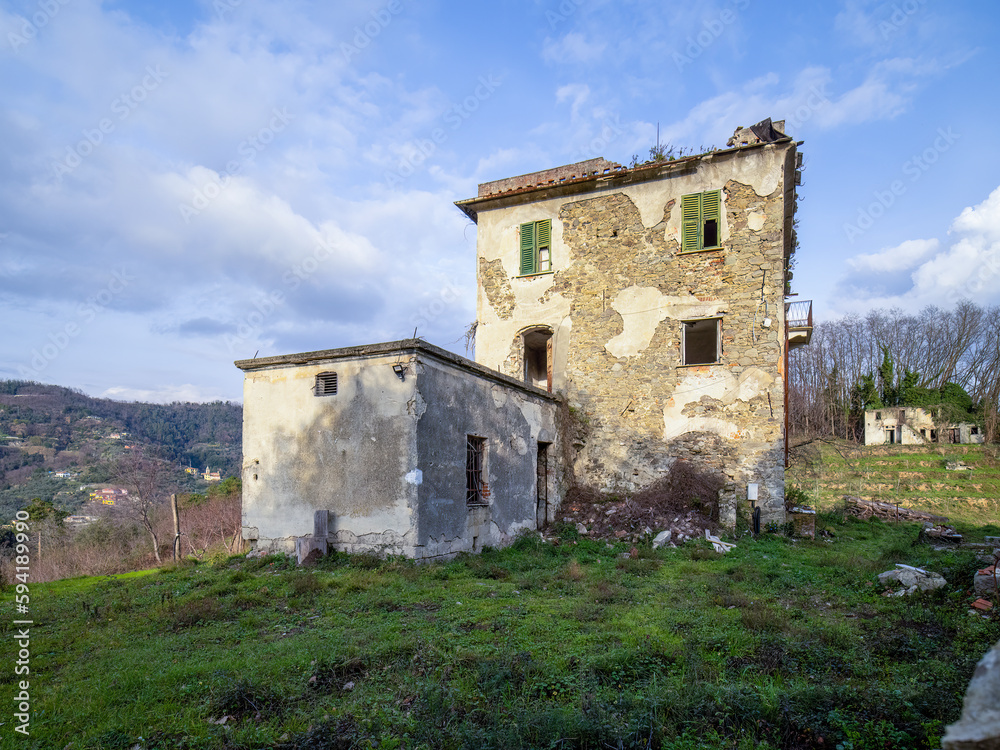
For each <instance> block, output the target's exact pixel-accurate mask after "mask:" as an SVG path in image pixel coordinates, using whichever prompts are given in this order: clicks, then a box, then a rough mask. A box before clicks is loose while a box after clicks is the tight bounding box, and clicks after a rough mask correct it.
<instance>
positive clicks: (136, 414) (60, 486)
mask: <svg viewBox="0 0 1000 750" xmlns="http://www.w3.org/2000/svg"><path fill="white" fill-rule="evenodd" d="M242 439H243V407H242V406H240V405H239V404H234V403H230V402H221V401H216V402H214V403H210V404H192V403H173V404H149V403H142V402H125V401H112V400H110V399H104V398H93V397H91V396H88V395H86V394H84V393H81V392H80V391H76V390H73V389H70V388H63V387H61V386H55V385H43V384H41V383H34V382H30V381H24V380H0V518H2V519H6V518H7V517H9V516H10V515H11V513H12V512H13V511H14V510H15V509H16V508H18V507H20V506H21V505H23V504H24V502H26V501H27V500H30V499H31V498H32V497H41V498H42V499H43V500H53V499H56V498H57V497H58V498H59V504H61V505H63V506H64V507H67V508H72V507H74V506H76V505H79V503H80V502H82V500H83V499H85V498H86V495H87V493H86V492H84V491H82V490H81V489H80V487H81V485H82V484H86V483H99V482H106V481H107V480H108V479H109V477H108V475H107V472H106V470H105V468H104V466H103V463H104V462H105V461H107V460H108V459H110V458H113V457H114V456H115V455H116V454H118V453H120V452H121V451H123V450H127V448H126V446H142V447H144V448H148V449H152V450H153V451H154V452H155V453H156V454H157V455H160V456H162V457H163V458H165V459H168V460H170V461H173V462H176V463H177V464H178V466H193V467H195V468H198V469H201V470H204V469H205V468H206V467H211V468H212V470H213V471H220V472H221V475H222V476H223V477H226V476H238V475H239V471H240V465H241V462H242V455H241V447H242ZM56 472H69V473H70V475H71V478H72V481H70V479H69V478H67V477H57V476H55V473H56ZM184 477H185V481H186V483H187V485H190V486H189V487H185V489H189V490H191V491H198V490H199V487H198V486H197V482H200V481H201V480H199V479H196V478H195V477H192V476H190V475H184Z"/></svg>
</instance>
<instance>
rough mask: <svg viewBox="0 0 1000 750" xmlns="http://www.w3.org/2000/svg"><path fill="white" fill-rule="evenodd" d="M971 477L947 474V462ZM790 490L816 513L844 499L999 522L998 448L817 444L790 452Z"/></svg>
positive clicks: (830, 441) (828, 441)
mask: <svg viewBox="0 0 1000 750" xmlns="http://www.w3.org/2000/svg"><path fill="white" fill-rule="evenodd" d="M956 461H957V462H963V463H964V464H966V465H967V466H969V467H970V468H971V470H969V471H949V470H948V469H947V468H946V466H947V464H948V462H956ZM786 481H787V482H788V484H789V486H797V487H799V488H800V489H802V490H803V491H804V492H806V494H807V495H808V496H809V497H810V499H811V501H812V502H813V503H814V504H815V505H816V506H817V507H818V508H819V509H825V510H830V509H835V508H838V507H840V506H841V505H842V501H843V496H844V495H853V496H856V497H860V498H862V499H865V500H878V501H881V502H889V503H899V505H900V507H904V508H914V509H918V510H926V511H929V512H931V513H934V514H936V515H943V516H947V517H948V518H949V519H951V520H953V521H960V522H966V523H972V524H982V523H994V524H995V523H998V522H1000V460H998V459H997V454H996V447H995V446H988V447H984V446H981V445H940V446H934V447H925V446H900V445H892V446H888V445H886V446H871V447H866V446H859V445H856V444H854V443H849V442H847V441H846V440H835V439H816V440H811V441H808V442H803V443H800V444H798V445H795V446H793V448H792V451H791V467H790V468H789V470H788V472H787V474H786Z"/></svg>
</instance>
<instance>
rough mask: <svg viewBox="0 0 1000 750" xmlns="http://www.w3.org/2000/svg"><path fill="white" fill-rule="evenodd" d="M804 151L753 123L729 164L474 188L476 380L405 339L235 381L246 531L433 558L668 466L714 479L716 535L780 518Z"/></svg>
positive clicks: (471, 368)
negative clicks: (240, 404)
mask: <svg viewBox="0 0 1000 750" xmlns="http://www.w3.org/2000/svg"><path fill="white" fill-rule="evenodd" d="M798 145H799V144H797V143H796V142H795V141H793V140H792V138H791V137H789V136H786V135H785V134H784V133H783V123H780V122H779V123H775V124H774V125H772V124H771V122H770V121H769V120H766V121H764V122H763V123H760V124H759V125H756V126H753V128H746V129H738V130H737V132H736V134H735V135H734V136H733V138H732V139H731V140H730V143H729V146H730V147H729V148H727V149H725V150H718V151H712V152H709V153H705V154H700V155H696V156H688V157H684V158H679V159H675V160H671V161H662V162H654V163H649V164H644V165H639V166H636V167H632V168H626V167H622V166H620V165H618V164H614V163H611V162H607V161H605V160H604V159H592V160H590V161H586V162H581V163H579V164H572V165H568V166H565V167H559V168H556V169H550V170H546V171H544V172H536V173H533V174H528V175H523V176H521V177H514V178H509V179H505V180H499V181H496V182H490V183H485V184H482V185H480V186H479V194H478V196H477V197H475V198H471V199H468V200H462V201H459V202H458V204H457V205H458V207H459V208H460V209H461V210H462V211H464V212H465V214H466V215H467V216H469V218H470V219H472V220H473V221H474V222H475V223H476V224H477V259H476V262H477V275H478V298H477V328H476V337H475V358H476V362H475V363H473V362H470V361H468V360H466V359H464V358H462V357H458V356H456V355H453V354H449V353H447V352H444V351H443V350H440V349H437V348H436V347H432V346H430V345H428V344H425V343H424V342H420V341H414V340H411V341H403V342H395V343H392V344H381V345H375V346H370V347H355V348H351V349H339V350H327V351H320V352H312V353H308V354H299V355H287V356H284V357H271V358H266V359H254V360H243V361H240V362H238V363H237V366H238V367H240V368H241V369H243V370H244V371H245V373H246V379H245V396H244V452H243V455H244V476H243V480H244V537H245V538H247V539H249V540H251V541H252V542H254V543H255V544H256V545H257V546H268V547H284V548H289V547H290V546H292V545H294V540H295V539H296V538H297V537H303V536H309V535H310V534H312V533H313V529H314V517H315V513H316V511H319V512H320V514H321V515H322V517H323V522H322V523H319V524H317V527H316V528H317V529H321V531H320V534H321V535H322V536H323V537H324V539H323V543H324V544H325V543H326V542H327V541H328V542H329V543H330V544H332V545H333V546H335V547H337V548H340V549H349V550H358V549H368V548H374V549H380V550H383V551H387V552H396V553H401V554H407V555H410V556H413V557H420V558H425V557H437V556H447V555H451V554H454V553H456V552H458V551H462V550H475V549H477V548H478V547H480V546H482V545H486V544H489V545H501V544H504V543H506V542H508V541H510V539H511V538H512V537H513V536H514V535H515V534H516V533H517V532H518V531H520V530H522V529H525V528H536V527H537V526H540V525H541V524H543V523H544V522H545V521H546V520H551V519H552V518H553V517H554V513H555V511H556V509H557V508H558V506H559V503H560V501H561V499H562V497H563V495H564V493H565V491H566V489H567V488H568V487H569V486H571V485H580V486H585V487H592V488H595V489H598V490H601V491H623V490H624V491H631V490H636V489H639V488H642V487H645V486H647V485H649V484H651V483H653V482H654V481H656V480H657V479H658V478H660V477H662V476H664V475H665V473H666V472H667V471H668V470H669V469H670V467H671V466H672V465H673V462H675V461H678V460H683V461H688V462H690V463H691V464H692V465H693V466H695V467H697V468H699V469H700V470H703V471H707V472H712V473H714V474H715V475H716V476H717V477H718V478H719V479H720V481H721V482H722V483H723V484H724V485H725V486H724V490H723V492H722V493H721V497H720V500H721V504H720V520H721V521H722V522H723V523H724V524H731V523H733V522H734V521H735V513H736V505H737V502H745V501H746V500H747V498H748V497H750V498H753V499H754V500H755V501H756V502H757V504H758V505H759V506H760V507H761V510H762V520H763V521H764V522H765V523H766V522H767V521H779V522H780V521H783V520H784V466H785V444H784V436H785V412H786V403H785V399H786V390H785V375H784V374H785V371H786V364H787V352H788V349H789V348H791V347H794V346H797V345H801V344H804V343H808V340H809V336H810V333H811V306H810V304H809V303H808V302H805V303H792V304H791V305H789V304H787V303H786V301H785V300H786V295H787V294H788V292H789V289H788V282H789V280H790V278H791V271H790V261H791V258H792V254H793V252H794V249H795V237H794V229H793V217H794V214H795V204H796V200H795V190H796V185H797V183H798V174H799V172H798V168H799V167H800V165H801V160H800V156H799V154H798V151H797V146H798ZM331 383H332V385H331ZM558 401H562V402H563V403H564V406H563V407H562V409H561V410H560V407H559V405H558V403H557V402H558ZM560 414H562V415H563V416H562V417H560ZM484 488H485V491H484ZM327 519H329V529H327V527H326V520H327Z"/></svg>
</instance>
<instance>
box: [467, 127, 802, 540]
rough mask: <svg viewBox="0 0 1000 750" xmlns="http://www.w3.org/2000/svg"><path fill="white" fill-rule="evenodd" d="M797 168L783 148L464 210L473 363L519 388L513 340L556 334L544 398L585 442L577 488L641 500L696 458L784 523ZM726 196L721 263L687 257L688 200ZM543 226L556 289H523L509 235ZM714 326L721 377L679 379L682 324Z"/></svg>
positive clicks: (689, 369) (531, 284) (576, 465)
mask: <svg viewBox="0 0 1000 750" xmlns="http://www.w3.org/2000/svg"><path fill="white" fill-rule="evenodd" d="M794 157H795V146H794V144H792V143H791V142H788V141H786V142H783V143H779V144H772V145H768V146H762V147H755V148H750V149H739V150H736V151H732V152H724V153H722V154H716V155H710V156H705V157H702V158H700V159H696V160H691V161H689V162H686V163H685V164H682V165H668V166H666V167H664V168H663V170H662V172H660V173H649V174H647V175H645V176H643V175H640V177H641V178H631V179H619V178H609V179H607V180H604V181H599V182H598V181H595V182H594V184H593V185H592V186H590V187H588V188H587V189H585V190H584V189H582V188H576V189H575V190H570V189H569V188H565V189H563V190H551V191H547V192H546V191H542V192H540V193H538V194H537V195H535V196H534V200H529V198H528V196H520V197H519V198H518V200H516V201H514V200H508V201H504V200H503V199H496V200H494V201H492V202H491V201H489V200H488V199H483V200H482V201H480V202H478V203H477V204H476V205H475V206H474V207H473V208H474V211H475V214H476V216H477V221H478V225H479V229H478V255H479V264H478V265H479V282H480V288H479V298H478V308H477V309H478V322H479V327H478V329H477V332H476V359H477V361H479V362H481V363H482V364H484V365H486V366H488V367H493V368H496V369H499V370H500V371H501V372H504V373H507V374H508V375H511V376H512V377H520V376H521V375H522V373H523V363H522V361H521V359H520V357H521V352H522V344H521V341H520V334H521V333H522V332H523V331H524V330H526V329H529V328H531V327H533V326H539V325H543V326H548V327H549V328H551V330H552V331H553V342H554V350H553V360H554V362H553V365H554V366H553V388H554V390H555V391H557V392H562V393H564V394H565V395H566V397H567V398H568V401H569V403H570V405H571V406H572V407H573V409H574V412H575V413H576V414H577V415H578V416H579V418H580V420H581V421H582V422H583V423H584V425H585V427H586V433H587V438H586V440H585V441H581V443H582V444H581V443H578V445H577V450H576V453H575V456H574V462H573V470H574V474H575V478H576V480H577V481H580V482H583V483H586V484H588V485H591V486H596V487H598V488H600V489H604V490H612V489H618V488H625V489H634V488H638V487H641V486H644V485H646V484H648V483H650V482H651V481H653V480H654V479H656V478H658V477H659V476H661V475H662V474H663V472H664V471H665V470H666V469H667V468H668V467H669V466H670V465H671V463H672V462H673V461H674V460H675V459H676V458H678V457H691V458H692V460H694V461H696V462H697V463H699V464H701V465H703V466H705V467H706V468H708V469H710V470H714V471H717V472H718V473H719V474H720V475H721V476H722V478H723V479H724V480H725V481H727V482H730V483H736V484H738V485H743V486H744V487H745V485H746V483H747V482H758V483H759V484H760V504H761V505H762V507H763V516H764V520H765V521H768V520H777V521H782V520H784V509H783V499H784V471H783V421H784V412H783V404H784V380H783V378H784V348H783V347H784V339H783V330H784V304H783V301H784V286H785V258H786V253H787V249H788V244H789V242H790V237H789V236H788V235H789V231H788V230H789V227H790V222H791V216H792V212H793V207H794V185H793V184H792V182H791V181H792V180H793V179H794V177H793V174H794ZM650 175H652V176H650ZM720 188H721V189H722V190H723V214H722V221H721V225H722V226H721V227H720V236H721V245H722V249H721V250H713V251H704V252H698V253H688V254H681V253H680V252H679V249H680V233H681V215H680V199H681V196H683V195H685V194H689V193H700V192H704V191H708V190H717V189H720ZM545 218H549V219H551V220H552V267H553V273H551V274H543V275H537V276H532V277H529V278H518V269H519V265H518V263H519V260H518V259H519V246H518V241H517V232H518V228H519V226H520V224H522V223H524V222H527V221H537V220H540V219H545ZM714 316H721V317H722V352H723V353H722V358H721V361H720V362H719V363H717V364H712V365H705V366H683V365H682V359H681V355H682V353H681V330H682V325H683V324H682V322H681V321H684V320H691V319H696V318H704V317H714ZM765 318H768V319H770V325H769V326H767V327H765V325H764V320H765Z"/></svg>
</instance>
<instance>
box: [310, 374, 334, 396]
mask: <svg viewBox="0 0 1000 750" xmlns="http://www.w3.org/2000/svg"><path fill="white" fill-rule="evenodd" d="M336 394H337V373H335V372H321V373H319V374H318V375H317V376H316V385H315V386H313V395H315V396H335V395H336Z"/></svg>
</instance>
